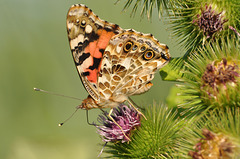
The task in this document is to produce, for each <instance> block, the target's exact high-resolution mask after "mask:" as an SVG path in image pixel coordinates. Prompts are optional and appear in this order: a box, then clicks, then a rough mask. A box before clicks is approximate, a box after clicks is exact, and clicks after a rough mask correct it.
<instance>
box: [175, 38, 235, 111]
mask: <svg viewBox="0 0 240 159" xmlns="http://www.w3.org/2000/svg"><path fill="white" fill-rule="evenodd" d="M239 50H240V46H239V42H238V41H236V40H234V39H232V40H228V41H227V42H223V41H222V42H221V43H210V44H208V45H207V46H206V47H204V48H203V49H199V52H197V53H196V54H194V55H191V56H190V57H189V59H188V61H187V62H185V66H186V71H185V72H184V74H185V75H184V77H183V81H184V82H185V84H184V85H182V87H181V90H182V93H181V94H180V96H182V97H183V98H184V102H183V103H180V105H179V106H180V107H183V108H187V109H188V108H189V109H188V110H191V112H193V111H195V112H196V113H197V112H198V113H199V111H200V112H201V111H204V110H206V109H211V108H220V107H236V106H237V107H239V106H240V52H239Z"/></svg>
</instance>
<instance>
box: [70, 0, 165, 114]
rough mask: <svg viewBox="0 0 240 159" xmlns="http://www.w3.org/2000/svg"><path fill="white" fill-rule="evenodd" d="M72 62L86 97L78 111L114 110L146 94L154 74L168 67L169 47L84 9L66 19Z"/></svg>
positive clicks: (75, 10) (79, 7)
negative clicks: (130, 97) (131, 97)
mask: <svg viewBox="0 0 240 159" xmlns="http://www.w3.org/2000/svg"><path fill="white" fill-rule="evenodd" d="M67 30H68V38H69V42H70V48H71V51H72V55H73V59H74V62H75V65H76V68H77V71H78V73H79V76H80V78H81V80H82V83H83V85H84V87H85V88H86V90H87V91H88V93H89V96H88V97H87V98H86V99H85V100H83V102H82V104H81V105H80V108H82V109H87V110H88V109H92V108H114V107H117V106H118V105H119V104H120V103H123V102H125V101H127V100H128V97H129V96H132V95H136V94H141V93H144V92H146V91H148V90H149V89H150V88H151V86H152V85H153V84H152V83H151V82H150V81H151V80H152V79H153V78H154V74H155V72H156V71H157V70H158V69H160V68H161V67H163V66H164V65H165V64H167V63H168V61H169V60H170V54H169V53H168V47H167V46H166V45H165V44H161V43H159V42H158V40H156V39H155V38H154V37H153V36H152V35H151V34H143V33H140V32H136V31H135V30H132V29H129V30H124V29H122V28H120V27H119V26H118V25H116V24H112V23H109V22H107V21H104V20H101V19H100V18H99V17H98V16H96V15H95V14H94V13H93V12H92V11H91V10H90V9H89V8H87V7H86V6H85V5H81V4H78V5H73V6H72V7H71V8H70V9H69V12H68V15H67Z"/></svg>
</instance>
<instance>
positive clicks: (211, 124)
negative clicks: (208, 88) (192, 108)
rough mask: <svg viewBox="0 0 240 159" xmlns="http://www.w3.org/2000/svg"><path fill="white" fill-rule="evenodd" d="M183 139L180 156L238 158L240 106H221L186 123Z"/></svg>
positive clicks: (179, 146) (239, 152) (203, 158)
mask: <svg viewBox="0 0 240 159" xmlns="http://www.w3.org/2000/svg"><path fill="white" fill-rule="evenodd" d="M182 132H183V133H184V135H183V136H184V137H183V138H181V139H179V145H178V151H177V152H178V155H179V157H180V158H186V159H187V158H193V159H215V158H216V159H217V158H224V159H238V158H239V157H240V108H233V109H230V108H227V109H218V110H214V111H212V112H209V114H207V115H205V116H204V117H203V118H202V120H199V121H196V122H195V123H193V125H189V126H188V127H185V129H184V131H182Z"/></svg>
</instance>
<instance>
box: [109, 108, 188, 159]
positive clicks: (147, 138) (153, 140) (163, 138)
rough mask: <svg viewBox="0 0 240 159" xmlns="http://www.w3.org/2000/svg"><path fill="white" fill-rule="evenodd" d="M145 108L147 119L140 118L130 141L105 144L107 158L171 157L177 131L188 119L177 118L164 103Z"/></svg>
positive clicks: (175, 113)
mask: <svg viewBox="0 0 240 159" xmlns="http://www.w3.org/2000/svg"><path fill="white" fill-rule="evenodd" d="M146 108H147V109H146V113H144V114H145V115H146V117H147V119H148V120H142V122H141V127H139V129H138V130H136V131H135V132H134V135H133V136H132V137H131V140H132V141H131V142H125V143H121V142H117V143H114V144H113V143H109V144H108V145H106V149H105V151H104V152H105V153H108V154H109V156H108V157H109V158H173V151H174V148H175V147H176V145H177V143H176V141H177V139H178V138H180V136H179V134H178V133H179V131H180V130H181V129H182V127H183V126H184V125H185V124H186V123H188V121H187V122H186V121H184V120H183V119H177V112H176V111H173V110H172V109H169V108H167V107H166V106H164V105H156V104H154V105H153V106H149V107H146Z"/></svg>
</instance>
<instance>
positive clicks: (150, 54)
mask: <svg viewBox="0 0 240 159" xmlns="http://www.w3.org/2000/svg"><path fill="white" fill-rule="evenodd" d="M153 56H154V53H153V51H151V50H149V51H146V52H145V53H144V59H146V60H150V59H152V58H153Z"/></svg>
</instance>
